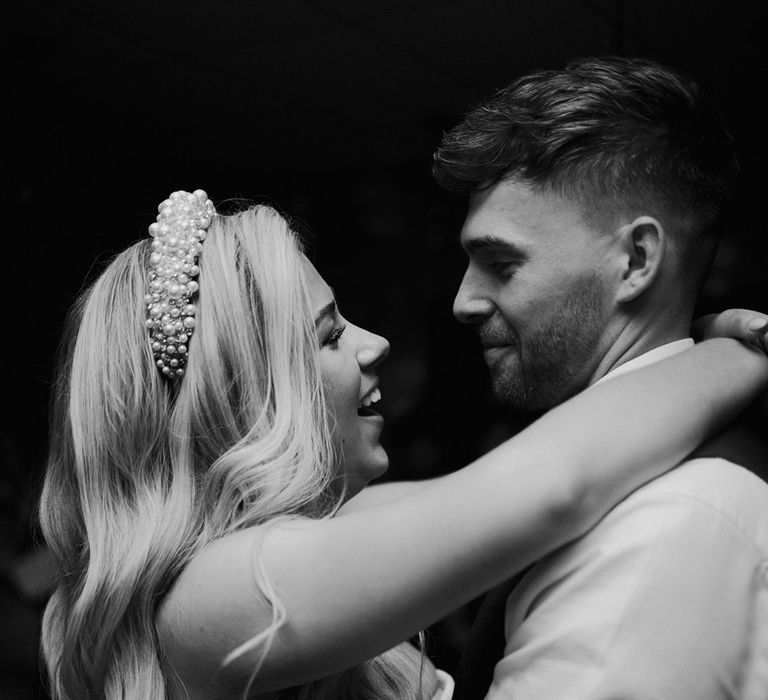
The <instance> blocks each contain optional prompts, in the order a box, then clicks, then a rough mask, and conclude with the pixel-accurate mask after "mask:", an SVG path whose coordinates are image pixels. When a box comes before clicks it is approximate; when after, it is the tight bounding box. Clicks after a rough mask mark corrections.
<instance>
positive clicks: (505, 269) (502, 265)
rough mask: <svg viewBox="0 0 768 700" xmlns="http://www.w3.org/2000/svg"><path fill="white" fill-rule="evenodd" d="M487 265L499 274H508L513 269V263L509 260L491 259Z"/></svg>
mask: <svg viewBox="0 0 768 700" xmlns="http://www.w3.org/2000/svg"><path fill="white" fill-rule="evenodd" d="M488 267H490V268H491V270H493V271H494V272H495V273H496V274H499V275H509V274H512V273H513V272H514V271H515V263H514V262H513V261H511V260H492V261H491V262H490V263H488Z"/></svg>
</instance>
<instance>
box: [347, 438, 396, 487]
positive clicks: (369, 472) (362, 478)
mask: <svg viewBox="0 0 768 700" xmlns="http://www.w3.org/2000/svg"><path fill="white" fill-rule="evenodd" d="M388 468H389V456H388V455H387V453H386V451H385V450H384V448H383V447H381V446H379V447H378V448H377V449H376V455H375V459H370V460H366V463H365V464H358V465H356V467H355V468H354V469H352V470H350V471H348V472H347V474H346V484H347V489H346V491H347V498H352V496H354V495H355V494H358V493H360V491H362V490H363V489H364V488H365V487H366V486H368V484H370V483H371V482H372V481H373V480H374V479H378V478H379V477H380V476H383V475H384V474H386V472H387V469H388Z"/></svg>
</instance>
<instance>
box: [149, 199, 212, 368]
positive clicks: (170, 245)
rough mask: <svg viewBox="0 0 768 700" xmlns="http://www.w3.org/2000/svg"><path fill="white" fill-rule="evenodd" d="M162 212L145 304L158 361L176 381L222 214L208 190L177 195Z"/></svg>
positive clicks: (156, 228) (153, 230) (163, 204)
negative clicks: (203, 259) (203, 265)
mask: <svg viewBox="0 0 768 700" xmlns="http://www.w3.org/2000/svg"><path fill="white" fill-rule="evenodd" d="M158 211H159V212H160V213H159V214H158V215H157V221H156V222H155V223H154V224H151V225H150V227H149V235H150V236H152V239H153V240H152V253H151V255H150V257H149V265H150V270H149V294H147V295H146V296H145V297H144V301H145V302H146V304H147V322H146V323H147V328H148V329H149V335H150V340H151V343H152V352H153V354H154V356H155V363H156V364H157V366H158V368H159V369H160V371H161V372H162V373H163V374H164V375H165V376H166V377H170V378H173V377H181V376H183V374H184V367H185V366H186V364H187V347H188V343H189V338H190V336H191V335H192V332H193V330H194V328H195V314H196V312H197V307H196V306H195V304H193V303H192V297H193V295H194V294H195V293H196V292H197V290H198V284H197V282H196V281H195V280H194V278H195V277H197V275H198V273H199V272H200V268H199V267H198V266H197V259H198V256H199V255H200V251H201V250H202V248H203V245H202V244H203V241H204V240H205V236H206V231H207V229H208V227H209V226H210V225H211V220H212V218H213V216H214V215H215V214H216V210H215V209H214V208H213V203H212V202H211V200H210V199H208V195H207V194H206V193H205V192H204V191H203V190H195V191H194V192H192V193H191V194H190V193H189V192H184V191H179V192H174V193H173V194H172V195H171V196H170V197H168V199H166V200H165V201H164V202H161V203H160V206H159V207H158Z"/></svg>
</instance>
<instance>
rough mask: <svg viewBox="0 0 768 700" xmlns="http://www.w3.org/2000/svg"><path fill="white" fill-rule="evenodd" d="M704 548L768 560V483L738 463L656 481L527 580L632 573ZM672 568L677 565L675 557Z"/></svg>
mask: <svg viewBox="0 0 768 700" xmlns="http://www.w3.org/2000/svg"><path fill="white" fill-rule="evenodd" d="M704 541H706V546H707V547H708V548H709V549H710V550H711V551H712V552H715V551H717V552H718V554H717V556H721V555H723V556H725V555H726V554H727V553H728V552H730V553H732V554H735V552H734V549H741V551H742V552H743V554H744V555H745V556H748V557H750V558H751V557H757V558H763V557H768V484H766V483H765V482H764V481H762V480H761V479H759V478H757V477H756V476H755V475H754V474H752V473H750V472H749V471H747V470H746V469H744V468H742V467H740V466H739V465H737V464H734V463H732V462H729V461H727V460H725V459H720V458H697V459H692V460H689V461H687V462H685V463H684V464H682V465H680V466H679V467H677V468H676V469H673V470H672V471H670V472H668V473H667V474H664V475H663V476H660V477H658V478H657V479H655V480H653V481H651V482H649V483H648V484H646V485H645V486H642V487H641V488H639V489H637V490H636V491H635V492H634V493H632V494H631V495H630V496H628V497H627V498H626V499H624V500H623V501H622V502H621V503H619V504H618V505H617V506H616V507H615V508H614V509H613V510H612V511H611V512H610V513H608V514H607V515H606V516H605V518H603V519H602V520H601V521H600V522H599V523H598V524H597V525H596V526H595V527H594V528H593V529H592V530H591V531H590V532H588V533H587V534H586V535H584V536H583V537H581V538H579V539H578V540H576V541H574V542H572V543H571V544H569V545H566V546H565V547H562V548H561V549H560V550H558V551H557V552H554V553H553V554H550V555H549V556H547V557H544V559H542V560H541V561H540V562H539V563H538V564H537V565H535V566H534V568H533V569H532V571H531V574H532V575H531V577H530V578H536V577H537V576H538V575H540V574H546V575H545V578H550V577H552V576H554V577H558V576H561V575H562V574H563V572H565V571H568V572H570V571H576V570H580V569H584V568H587V569H595V570H599V569H601V568H602V567H603V566H605V565H606V562H610V566H612V567H618V568H619V569H621V568H623V567H625V566H629V567H630V568H632V567H634V566H635V564H636V563H637V562H640V561H644V560H645V559H646V558H647V557H648V556H658V554H659V552H673V553H677V554H679V558H678V559H677V561H678V562H679V565H680V566H683V565H684V562H685V561H686V557H685V556H684V553H685V551H686V550H690V548H691V547H692V546H699V544H700V543H702V542H704ZM670 561H676V559H675V558H674V557H671V558H670Z"/></svg>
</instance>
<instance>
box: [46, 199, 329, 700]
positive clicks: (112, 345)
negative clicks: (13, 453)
mask: <svg viewBox="0 0 768 700" xmlns="http://www.w3.org/2000/svg"><path fill="white" fill-rule="evenodd" d="M148 255H149V245H148V241H142V242H139V243H137V244H135V245H133V246H131V247H130V248H128V249H127V250H126V251H124V252H123V253H121V254H120V255H118V256H117V257H116V258H115V260H114V261H113V262H112V263H111V264H110V265H109V266H108V267H107V268H106V270H105V271H104V272H103V274H102V275H101V276H100V277H99V278H98V279H97V280H96V282H95V283H94V284H93V286H92V287H91V288H90V289H89V290H87V291H86V292H85V293H84V294H83V295H82V296H81V298H80V299H79V300H78V302H77V303H76V304H75V306H74V308H73V310H72V312H71V316H70V319H69V321H68V330H67V332H66V334H65V339H64V343H63V346H62V351H63V354H62V359H61V361H60V365H59V374H58V378H57V382H56V385H55V388H54V396H53V409H52V418H51V444H50V455H49V460H48V470H47V475H46V480H45V484H44V488H43V493H42V499H41V506H40V519H41V524H42V530H43V534H44V536H45V539H46V541H47V543H48V545H49V547H50V549H51V551H52V552H53V554H54V556H55V558H56V560H57V563H58V566H59V572H60V579H59V584H58V587H57V588H56V590H55V592H54V594H53V596H52V598H51V600H50V601H49V603H48V606H47V608H46V611H45V616H44V620H43V635H42V645H43V653H44V657H45V661H46V665H47V670H48V676H49V681H50V686H51V692H52V694H53V696H54V698H56V699H57V700H58V699H61V700H64V699H70V698H72V699H77V700H82V699H83V698H89V697H100V698H101V697H107V698H132V699H133V698H152V699H153V700H155V699H157V698H162V697H166V684H165V679H164V677H163V673H162V670H161V659H160V652H159V647H158V642H157V633H156V629H155V613H156V610H157V606H158V604H159V602H160V601H161V600H162V597H163V595H164V594H165V593H166V592H167V590H168V589H169V587H170V586H171V584H172V583H173V581H174V580H175V578H176V577H177V576H178V574H179V573H180V571H181V570H182V569H183V568H184V566H185V565H186V563H187V562H188V561H189V560H190V558H191V557H192V556H193V555H194V554H195V553H196V552H197V551H198V550H199V549H200V548H201V547H202V546H204V545H205V544H206V543H208V542H210V541H212V540H213V539H216V538H218V537H221V536H223V535H225V534H227V533H229V532H232V531H234V530H238V529H241V528H244V527H248V526H252V525H257V524H261V523H266V522H270V521H272V520H274V519H275V518H277V517H280V516H284V515H288V514H297V515H305V516H309V517H325V516H329V515H331V514H332V513H333V512H334V510H335V508H336V507H337V506H338V504H339V501H340V498H341V492H340V490H339V488H338V485H337V483H336V481H335V475H334V469H335V464H336V460H335V456H334V454H333V446H332V443H331V427H332V426H331V425H329V420H330V419H329V415H328V412H327V410H326V403H325V399H324V392H323V386H322V377H321V373H320V369H319V365H318V352H317V338H316V335H315V330H314V323H313V319H312V314H311V305H310V300H309V298H308V291H307V284H306V279H305V273H304V265H303V260H302V249H301V245H300V242H299V241H298V240H297V237H296V236H295V234H294V233H293V232H292V231H291V229H290V227H289V225H288V223H287V222H286V220H285V219H284V218H283V217H281V216H280V215H279V214H278V213H277V212H276V211H274V210H273V209H271V208H269V207H265V206H257V207H253V208H250V209H248V210H247V211H244V212H241V213H238V214H234V215H231V216H217V217H216V218H215V219H214V221H213V223H212V224H211V227H210V229H209V231H208V237H207V239H206V242H205V246H204V250H203V253H202V255H201V259H200V276H199V283H200V291H199V299H198V301H197V304H198V314H197V320H198V325H197V328H196V330H195V333H194V335H193V336H192V338H191V340H190V344H189V361H188V365H187V373H186V376H185V377H184V378H183V380H182V381H181V382H179V383H178V385H177V386H172V385H170V384H169V383H168V381H167V380H166V379H164V378H163V377H162V376H161V374H160V373H159V371H158V370H157V368H156V367H155V365H154V360H153V357H152V351H151V348H150V344H149V340H148V336H147V332H146V329H145V325H144V324H145V301H144V295H145V294H146V292H147V289H148V279H147V258H148Z"/></svg>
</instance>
